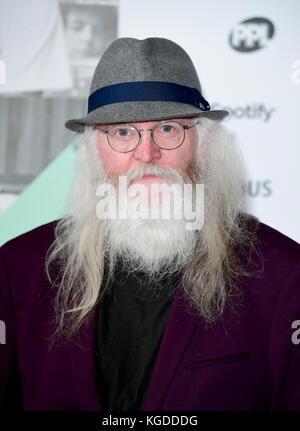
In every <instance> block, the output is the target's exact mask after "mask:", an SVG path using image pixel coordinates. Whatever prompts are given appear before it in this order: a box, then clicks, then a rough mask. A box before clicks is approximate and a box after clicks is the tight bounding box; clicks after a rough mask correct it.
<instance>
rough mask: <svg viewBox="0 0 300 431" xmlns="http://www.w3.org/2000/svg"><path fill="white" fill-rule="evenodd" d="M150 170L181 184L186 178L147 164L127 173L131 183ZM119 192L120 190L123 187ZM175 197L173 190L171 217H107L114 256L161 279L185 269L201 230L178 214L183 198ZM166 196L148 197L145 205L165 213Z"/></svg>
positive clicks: (106, 223)
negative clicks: (191, 228) (187, 227)
mask: <svg viewBox="0 0 300 431" xmlns="http://www.w3.org/2000/svg"><path fill="white" fill-rule="evenodd" d="M146 174H153V175H158V176H164V177H167V178H169V179H171V180H172V182H173V183H174V182H175V183H177V184H183V182H184V181H186V179H185V178H184V176H183V175H181V174H179V173H178V172H177V171H175V170H173V169H171V168H160V167H157V166H155V165H154V166H153V165H146V166H145V165H143V166H139V168H138V169H134V170H132V171H129V172H128V173H127V176H128V184H131V183H132V181H133V180H134V179H139V178H141V177H142V176H143V175H146ZM189 182H191V181H190V180H189ZM117 193H120V190H119V189H118V190H117ZM172 198H174V195H172V194H171V207H172V208H173V210H174V211H173V212H172V213H171V217H170V218H168V219H162V218H159V219H152V218H146V219H141V218H139V219H136V218H132V217H130V216H129V217H126V218H125V219H122V218H120V217H116V218H114V219H106V220H103V223H104V226H105V232H106V236H107V244H108V248H109V253H110V254H111V255H112V256H114V258H116V257H118V258H121V260H122V261H123V263H124V264H125V265H126V266H127V267H128V269H130V270H133V269H137V270H139V271H143V272H146V273H147V276H148V277H149V279H153V280H154V279H156V280H157V278H160V277H164V276H165V275H166V274H171V273H173V272H177V271H180V270H182V269H183V268H184V266H185V265H186V264H187V263H188V262H189V261H190V259H191V258H192V256H193V252H194V249H195V246H196V241H197V237H198V235H197V231H195V230H187V229H186V220H185V219H184V218H181V219H176V218H175V217H174V214H176V202H177V205H181V204H182V202H180V201H178V200H177V199H175V200H174V199H172ZM163 199H164V197H163V195H162V200H157V201H153V200H152V199H151V200H150V201H147V200H146V201H144V202H143V203H142V205H144V206H145V207H147V209H148V213H149V214H151V213H152V214H153V213H156V214H157V213H158V214H161V210H162V205H163Z"/></svg>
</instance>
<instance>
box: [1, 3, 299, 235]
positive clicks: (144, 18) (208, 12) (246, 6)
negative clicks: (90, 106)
mask: <svg viewBox="0 0 300 431" xmlns="http://www.w3.org/2000/svg"><path fill="white" fill-rule="evenodd" d="M18 1H19V6H20V7H21V5H23V7H25V6H24V5H25V2H22V1H21V0H10V1H9V0H2V5H5V6H6V9H5V8H4V9H3V11H4V12H3V14H4V15H3V14H2V18H1V21H2V28H1V29H0V30H1V32H0V48H1V43H2V48H3V51H5V48H7V49H8V47H11V46H13V44H14V43H15V45H16V47H15V49H13V48H10V49H8V52H10V56H9V58H10V59H11V60H9V61H10V62H13V63H10V64H15V66H14V67H15V71H17V68H18V67H19V69H18V70H19V71H20V76H22V79H23V80H24V82H23V81H21V78H20V79H17V78H16V79H15V83H13V84H12V86H11V87H12V88H10V87H9V85H7V87H6V88H7V89H8V90H7V91H9V92H11V93H12V94H6V95H5V94H2V95H1V98H0V113H1V118H0V121H1V127H0V139H1V143H0V192H2V197H4V198H5V196H6V199H8V201H9V203H10V202H12V201H13V200H14V197H17V196H18V194H19V193H20V192H22V191H23V189H24V187H25V186H28V184H30V182H31V181H32V180H33V179H34V178H35V177H36V176H37V175H38V174H39V173H41V172H42V171H43V169H44V168H45V167H46V166H47V165H48V164H49V162H51V161H52V160H54V159H55V158H56V157H58V156H59V154H60V153H61V151H62V150H63V149H64V148H65V147H67V146H68V145H69V144H70V141H71V139H72V137H71V134H69V132H68V131H67V130H65V129H64V122H65V121H66V120H67V119H69V118H76V117H78V116H81V115H82V114H84V111H85V109H84V107H85V105H86V97H87V95H88V94H87V93H88V83H89V82H90V80H91V75H92V71H93V70H94V68H95V65H96V64H97V61H98V60H99V56H101V54H102V53H103V51H104V49H105V48H106V46H107V45H108V44H109V43H110V42H111V40H113V39H114V38H115V37H118V36H119V37H136V38H139V39H144V38H147V37H165V38H168V39H171V40H173V41H175V42H177V43H178V44H179V45H181V46H182V47H183V48H184V49H185V50H186V51H187V52H188V53H189V55H190V56H191V58H192V60H193V62H194V64H195V66H196V68H197V70H198V73H199V77H200V81H201V84H202V88H203V94H204V97H206V99H207V100H208V101H209V102H210V104H211V105H212V106H213V107H215V108H219V109H226V110H228V111H230V116H229V117H227V119H226V120H224V125H226V126H227V127H228V128H229V129H230V130H231V131H233V132H234V134H235V136H236V139H237V142H238V143H239V145H240V147H241V150H242V153H243V155H244V159H245V164H246V166H247V175H248V189H247V202H246V206H247V209H248V211H249V212H251V213H253V214H255V215H257V216H258V217H259V218H260V220H261V221H263V222H265V223H267V224H269V225H271V226H273V227H274V228H276V229H278V230H279V231H281V232H283V233H284V234H286V235H288V236H290V237H292V238H293V239H295V240H297V241H300V224H299V214H300V211H299V210H300V203H299V178H300V176H299V171H300V167H299V158H300V157H299V156H300V149H299V144H300V142H299V141H300V109H299V108H300V1H299V0H286V1H280V0H260V1H258V0H243V1H240V0H227V1H226V2H224V1H221V0H210V1H205V0H185V1H183V0H147V1H141V0H120V1H117V0H111V1H101V0H60V1H59V2H58V1H55V0H45V1H43V2H41V1H39V0H28V1H26V14H25V15H24V13H25V12H24V13H23V12H22V11H21V9H19V8H16V7H15V6H12V4H14V5H16V4H17V3H18ZM36 5H38V8H37V7H36ZM5 11H6V12H5ZM9 11H10V12H9ZM13 11H15V12H13ZM17 12H20V13H17ZM21 12H22V13H21ZM50 12H51V13H50ZM5 13H6V14H10V19H9V20H8V19H6V17H5ZM37 15H38V16H39V19H37ZM50 16H51V28H50V21H49V19H50V18H49V17H50ZM47 17H48V18H47ZM14 20H15V21H16V23H14ZM30 20H31V22H29V21H30ZM42 20H44V21H45V23H48V24H47V26H46V25H43V26H42V25H38V23H41V22H43V21H42ZM25 24H26V25H27V26H26V25H25ZM48 27H49V28H48ZM30 29H31V30H30ZM33 29H34V31H33ZM21 30H22V31H21ZM29 30H30V31H29ZM46 30H47V32H48V33H49V35H48V36H47V37H46V35H45V34H44V33H45V32H46ZM42 33H43V34H44V36H43V37H44V39H45V43H44V45H43V44H41V43H40V41H41V40H42V39H41V37H40V36H38V35H39V34H42ZM10 34H11V35H12V36H9V35H10ZM33 34H34V35H35V36H34V40H33V39H32V41H31V42H30V43H27V42H29V39H28V40H27V38H28V37H30V35H31V36H32V35H33ZM18 38H19V39H20V40H19V39H18ZM44 39H43V40H44ZM20 43H22V44H24V46H23V45H20ZM37 43H38V44H39V46H38V47H37ZM21 46H23V48H22V49H21ZM30 46H32V47H35V48H34V49H35V50H36V51H35V52H36V55H35V57H34V58H32V59H31V60H30V61H31V69H30V68H29V65H28V64H27V65H26V69H25V68H23V69H22V68H21V66H22V64H20V61H21V60H22V61H23V60H24V61H23V62H24V64H25V60H26V58H27V59H28V58H29V57H30V56H31V57H32V53H28V55H27V54H26V49H27V50H30V49H31V48H30ZM55 46H57V47H58V49H57V50H56V49H55ZM26 47H27V48H26ZM25 48H26V49H25ZM17 49H19V51H17ZM18 52H19V54H18V55H13V54H14V53H15V54H16V53H18ZM3 53H4V52H2V53H1V52H0V59H1V58H2V54H3ZM29 54H30V55H29ZM50 54H51V73H48V76H47V73H46V72H47V70H48V69H47V67H46V66H45V65H47V61H46V62H45V58H49V61H50ZM55 58H56V60H55ZM62 58H63V61H62ZM1 61H2V60H1ZM26 61H27V60H26ZM55 61H59V64H60V67H58V66H59V65H58V66H57V67H58V68H57V70H58V71H59V73H55V67H54V66H53V64H55ZM0 65H3V63H0ZM43 65H44V66H43ZM23 66H24V65H23ZM37 66H38V67H37ZM62 68H63V69H64V71H62V70H61V69H62ZM22 70H25V71H26V74H24V73H23V72H22ZM30 71H32V73H35V75H32V76H33V77H34V76H36V78H34V79H33V78H32V77H31V78H30V76H31V75H30V73H29V72H30ZM21 72H22V73H21ZM1 73H2V75H1ZM41 73H42V75H41ZM0 75H1V76H2V78H3V71H2V72H1V70H0ZM16 76H17V75H16ZM41 76H42V77H43V83H42V84H41V82H42V80H41V79H39V80H37V78H41ZM55 76H57V82H56V81H55ZM28 77H29V78H30V79H31V80H28V79H27V81H26V79H25V78H28ZM28 83H30V84H28ZM7 84H9V83H7ZM33 84H34V85H33ZM37 84H38V85H37ZM18 86H19V87H18ZM0 87H1V88H0V90H1V91H2V92H3V89H4V88H5V85H1V86H0ZM4 93H5V92H4ZM33 155H34V157H33ZM48 183H49V181H48ZM0 195H1V193H0ZM0 198H1V196H0ZM8 201H7V202H8ZM24 202H25V200H24ZM0 208H1V199H0ZM30 217H31V216H30V215H29V216H28V218H30ZM26 226H28V227H29V224H28V225H26Z"/></svg>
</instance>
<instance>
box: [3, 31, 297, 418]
mask: <svg viewBox="0 0 300 431" xmlns="http://www.w3.org/2000/svg"><path fill="white" fill-rule="evenodd" d="M226 114H227V113H226V112H225V111H211V110H210V107H209V104H208V102H207V101H206V100H205V99H204V97H203V96H202V92H201V87H200V83H199V80H198V76H197V73H196V71H195V68H194V66H193V64H192V62H191V60H190V58H189V56H188V55H187V53H186V52H185V51H184V50H183V49H182V48H180V47H179V46H178V45H176V44H175V43H173V42H171V41H169V40H166V39H161V38H149V39H145V40H136V39H131V38H122V39H118V40H116V41H114V42H113V43H112V44H111V45H110V46H109V48H108V49H107V51H106V52H105V53H104V55H103V57H102V58H101V60H100V62H99V64H98V66H97V68H96V71H95V74H94V77H93V81H92V85H91V90H90V96H89V107H88V114H87V115H86V116H85V117H84V118H81V119H75V120H69V121H68V122H67V123H66V126H67V127H68V128H69V129H71V130H74V131H76V132H78V133H81V144H80V147H79V152H78V163H77V169H76V175H75V179H74V187H73V191H72V198H71V200H70V210H69V212H68V214H66V215H65V216H64V217H63V218H62V219H61V220H59V221H56V222H53V223H49V224H47V225H44V226H41V227H39V228H37V229H34V230H33V231H31V232H29V233H26V234H24V235H21V236H20V237H18V238H16V239H14V240H12V241H9V242H8V243H7V244H5V245H4V246H3V247H2V248H1V249H0V252H1V279H0V280H1V281H0V286H1V302H0V303H1V309H0V317H1V319H2V320H3V321H4V322H5V324H6V328H7V342H6V345H3V346H1V348H2V354H1V366H2V372H1V397H2V403H3V405H6V406H10V407H12V406H14V405H15V404H13V403H14V402H15V403H16V396H17V394H18V391H21V392H22V400H20V399H19V400H18V399H17V401H18V402H19V405H20V404H21V405H22V406H23V408H24V409H25V410H100V409H109V410H110V411H111V410H123V411H128V410H279V409H283V410H288V409H291V410H292V409H294V410H297V409H298V408H299V407H300V376H299V373H298V364H299V363H300V346H298V344H297V342H298V339H297V333H296V331H295V329H297V319H299V318H300V295H299V294H300V292H299V290H300V288H299V271H300V267H299V246H298V244H297V243H295V242H294V241H292V240H291V239H289V238H287V237H285V236H284V235H282V234H280V233H279V232H277V231H275V230H274V229H272V228H270V227H268V226H266V225H264V224H263V223H259V222H258V220H256V219H255V218H253V217H250V216H248V215H246V214H244V213H242V211H241V205H242V199H243V190H244V183H243V176H242V169H241V167H240V162H239V158H238V155H237V153H236V150H235V148H234V143H233V142H232V136H231V135H230V134H229V133H228V132H227V131H226V129H225V128H224V127H223V126H222V124H220V121H221V120H222V118H223V117H224V116H225V115H226ZM124 179H125V180H126V184H125V187H124V184H123V183H121V181H123V180H124ZM201 184H202V185H204V206H203V205H202V203H203V200H202V199H201V196H202V197H203V194H201V193H200V192H201V190H203V189H201V187H200V188H199V187H198V188H197V186H201ZM155 185H156V186H159V187H161V189H158V187H157V188H155ZM188 186H191V187H188ZM176 187H177V188H176ZM199 190H200V192H199ZM181 191H183V192H182V193H183V194H182V195H181V194H180V193H181ZM144 192H145V193H144ZM178 196H179V198H178ZM193 202H194V203H195V202H196V205H194V207H193V208H194V211H185V210H186V209H187V208H188V205H189V204H193ZM104 203H105V205H104ZM166 203H167V204H168V203H170V208H171V207H172V209H173V211H170V213H169V214H167V217H162V216H161V217H156V215H157V213H159V212H160V211H161V214H162V212H163V211H166V210H167V209H168V205H167V204H166ZM203 207H204V219H203V218H202V216H203V211H202V210H203ZM191 208H192V207H190V209H191ZM182 209H183V210H184V211H183V212H181V216H180V217H178V214H180V210H182ZM147 211H148V215H147V214H146V213H147ZM124 214H125V216H124ZM141 214H143V217H142V216H141ZM155 214H156V215H155ZM145 215H146V216H145ZM190 215H192V216H193V218H194V219H195V220H194V222H195V223H193V221H191V220H192V217H190ZM298 322H299V321H298ZM293 328H295V329H293ZM17 377H18V379H17Z"/></svg>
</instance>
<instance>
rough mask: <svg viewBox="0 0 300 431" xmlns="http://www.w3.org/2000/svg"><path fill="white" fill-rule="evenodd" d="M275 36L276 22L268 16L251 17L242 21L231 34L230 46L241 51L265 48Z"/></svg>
mask: <svg viewBox="0 0 300 431" xmlns="http://www.w3.org/2000/svg"><path fill="white" fill-rule="evenodd" d="M273 36H274V24H273V23H272V22H271V21H270V20H268V19H267V18H249V19H245V20H244V21H242V22H240V23H239V24H238V25H236V27H235V28H234V29H233V30H232V31H231V33H230V35H229V44H230V46H231V47H232V48H233V49H235V50H236V51H239V52H253V51H257V50H259V49H262V48H265V47H266V46H267V45H268V42H269V41H270V39H272V37H273Z"/></svg>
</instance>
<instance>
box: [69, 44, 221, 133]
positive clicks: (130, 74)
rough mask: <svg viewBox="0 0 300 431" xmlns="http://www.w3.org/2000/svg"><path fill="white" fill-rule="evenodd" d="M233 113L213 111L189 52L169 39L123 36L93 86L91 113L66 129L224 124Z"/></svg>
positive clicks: (103, 62) (106, 55)
mask: <svg viewBox="0 0 300 431" xmlns="http://www.w3.org/2000/svg"><path fill="white" fill-rule="evenodd" d="M227 114H228V112H227V111H222V110H210V106H209V103H208V102H207V100H205V99H204V97H203V96H202V91H201V86H200V82H199V78H198V75H197V72H196V69H195V67H194V65H193V63H192V60H191V59H190V57H189V56H188V54H187V53H186V52H185V51H184V50H183V49H182V48H181V47H180V46H179V45H177V44H176V43H174V42H172V41H171V40H168V39H163V38H156V37H153V38H148V39H144V40H139V39H133V38H120V39H116V40H115V41H113V42H112V43H111V44H110V45H109V47H108V48H107V50H106V51H105V53H104V54H103V56H102V57H101V59H100V61H99V63H98V65H97V67H96V70H95V73H94V76H93V79H92V83H91V88H90V95H89V98H88V113H87V115H86V116H85V117H83V118H79V119H72V120H68V121H67V122H66V124H65V126H66V127H67V128H68V129H70V130H73V131H76V132H82V131H83V129H84V126H85V125H92V124H97V123H102V124H113V123H129V122H130V123H133V122H138V121H155V120H163V119H168V118H180V117H194V116H195V117H200V116H206V117H209V118H211V119H213V120H222V118H224V117H225V116H226V115H227Z"/></svg>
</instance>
